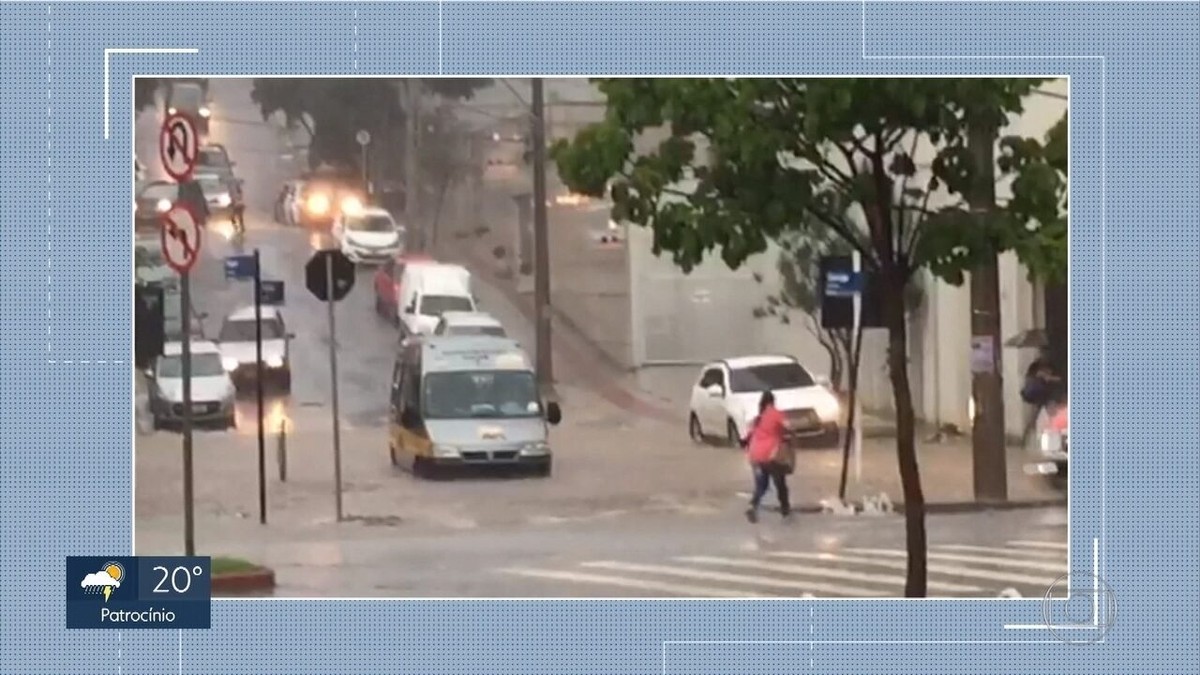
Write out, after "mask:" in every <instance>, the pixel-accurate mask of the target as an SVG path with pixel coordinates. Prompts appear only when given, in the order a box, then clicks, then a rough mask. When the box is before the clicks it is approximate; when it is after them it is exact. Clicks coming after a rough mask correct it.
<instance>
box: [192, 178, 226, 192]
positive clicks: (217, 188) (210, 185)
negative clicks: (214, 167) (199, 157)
mask: <svg viewBox="0 0 1200 675" xmlns="http://www.w3.org/2000/svg"><path fill="white" fill-rule="evenodd" d="M196 182H197V183H199V184H200V190H201V191H202V192H204V194H206V195H217V194H221V193H223V192H228V191H229V190H228V189H227V188H226V187H225V183H224V182H223V181H222V180H221V178H220V176H208V175H206V176H196Z"/></svg>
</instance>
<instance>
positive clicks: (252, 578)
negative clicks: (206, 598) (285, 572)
mask: <svg viewBox="0 0 1200 675" xmlns="http://www.w3.org/2000/svg"><path fill="white" fill-rule="evenodd" d="M274 588H275V571H274V570H270V569H267V568H266V567H260V568H259V569H257V570H254V571H252V572H234V573H232V574H216V575H213V578H212V593H213V595H244V594H251V593H258V592H261V591H270V590H273V589H274Z"/></svg>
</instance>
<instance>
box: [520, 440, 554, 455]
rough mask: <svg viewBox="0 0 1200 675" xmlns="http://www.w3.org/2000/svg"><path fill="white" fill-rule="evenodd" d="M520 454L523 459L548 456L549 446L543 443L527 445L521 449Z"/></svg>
mask: <svg viewBox="0 0 1200 675" xmlns="http://www.w3.org/2000/svg"><path fill="white" fill-rule="evenodd" d="M521 454H522V455H523V456H525V457H540V456H542V455H548V454H550V446H549V445H548V444H546V443H544V442H540V441H539V442H537V443H527V444H526V445H525V447H523V448H521Z"/></svg>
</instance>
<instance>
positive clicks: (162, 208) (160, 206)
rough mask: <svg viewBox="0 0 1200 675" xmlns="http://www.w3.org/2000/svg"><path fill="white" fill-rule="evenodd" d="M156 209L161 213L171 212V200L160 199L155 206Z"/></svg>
mask: <svg viewBox="0 0 1200 675" xmlns="http://www.w3.org/2000/svg"><path fill="white" fill-rule="evenodd" d="M154 208H155V209H157V210H158V212H159V213H166V212H167V211H170V210H171V200H170V199H160V200H158V202H157V203H155V204H154Z"/></svg>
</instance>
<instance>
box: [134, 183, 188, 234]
mask: <svg viewBox="0 0 1200 675" xmlns="http://www.w3.org/2000/svg"><path fill="white" fill-rule="evenodd" d="M178 200H179V185H178V184H177V183H173V182H170V181H165V180H156V181H151V182H149V183H146V184H145V185H144V186H143V187H142V189H141V191H140V192H138V193H137V197H136V198H135V199H134V202H133V224H134V229H136V230H151V231H154V232H157V231H158V228H159V224H160V220H159V219H160V218H162V216H163V214H164V213H166V212H167V211H170V210H171V207H172V206H174V205H175V202H177V201H178Z"/></svg>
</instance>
